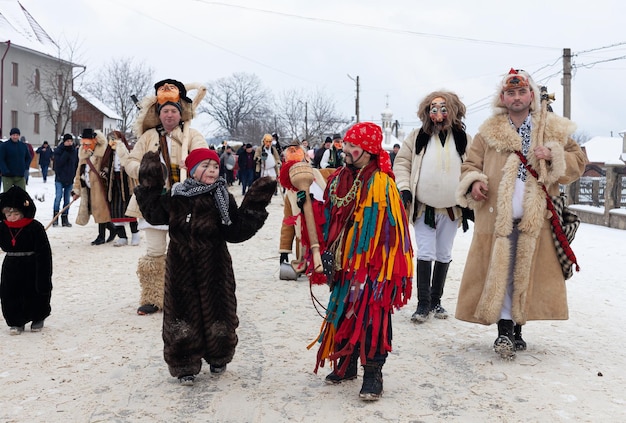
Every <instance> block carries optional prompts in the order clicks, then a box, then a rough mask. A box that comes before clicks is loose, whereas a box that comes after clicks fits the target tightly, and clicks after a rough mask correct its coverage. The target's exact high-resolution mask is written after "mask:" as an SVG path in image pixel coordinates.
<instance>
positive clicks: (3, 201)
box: [0, 185, 37, 220]
mask: <svg viewBox="0 0 626 423" xmlns="http://www.w3.org/2000/svg"><path fill="white" fill-rule="evenodd" d="M5 207H10V208H12V209H17V210H19V211H20V212H21V213H22V214H23V215H24V217H26V218H30V219H33V218H34V217H35V212H36V211H37V208H36V207H35V203H34V202H33V199H32V198H31V197H30V195H28V193H27V192H26V191H24V190H23V189H22V188H20V187H18V186H16V185H13V186H12V187H11V188H9V190H8V191H7V192H4V193H2V194H0V211H2V210H3V209H4V208H5ZM5 219H6V216H5V215H4V213H2V220H5Z"/></svg>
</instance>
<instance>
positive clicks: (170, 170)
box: [116, 79, 207, 315]
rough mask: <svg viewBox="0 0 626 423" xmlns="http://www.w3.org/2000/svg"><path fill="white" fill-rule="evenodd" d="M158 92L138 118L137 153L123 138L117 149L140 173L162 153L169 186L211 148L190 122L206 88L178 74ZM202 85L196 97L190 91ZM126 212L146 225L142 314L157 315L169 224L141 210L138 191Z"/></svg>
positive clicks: (140, 269)
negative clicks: (194, 156)
mask: <svg viewBox="0 0 626 423" xmlns="http://www.w3.org/2000/svg"><path fill="white" fill-rule="evenodd" d="M154 89H155V91H156V95H154V96H149V97H146V98H144V99H143V100H142V101H141V103H140V105H139V108H140V109H141V111H140V113H139V116H138V117H137V120H136V121H135V125H134V128H133V129H134V131H135V134H136V135H137V136H138V137H139V139H138V140H137V143H136V144H135V146H134V147H133V150H132V151H131V152H129V151H128V149H126V147H125V146H124V145H123V143H118V145H117V147H116V148H117V154H118V156H119V158H120V161H121V163H122V166H124V169H125V170H126V173H127V174H128V175H129V176H130V177H131V178H135V179H138V178H139V165H140V164H141V159H142V157H143V155H144V154H145V153H146V152H148V151H153V152H155V151H156V152H159V154H160V156H161V162H162V163H163V165H164V169H165V172H164V173H165V181H164V182H163V186H164V188H166V189H170V188H171V187H172V185H173V184H174V183H175V182H179V181H180V182H182V181H184V180H185V179H186V176H187V175H186V169H185V168H184V163H185V158H186V157H187V155H188V154H189V152H190V151H192V150H194V149H196V148H206V146H207V144H206V140H205V139H204V136H203V135H202V134H201V133H200V132H198V131H196V130H195V129H193V128H191V127H190V126H189V122H190V121H191V119H192V118H193V116H194V112H195V108H196V106H197V105H198V104H199V103H200V101H201V100H202V99H203V98H204V95H205V94H206V88H205V87H204V86H201V85H198V84H189V85H184V84H182V83H181V82H179V81H176V80H174V79H165V80H163V81H160V82H157V83H156V84H155V85H154ZM193 89H195V90H197V92H196V96H195V97H194V99H193V100H191V99H190V98H189V97H187V90H193ZM126 214H127V215H128V216H131V217H137V218H138V219H139V222H140V224H139V228H140V229H143V232H144V237H145V243H146V255H145V256H143V257H141V258H140V259H139V263H138V265H137V276H138V277H139V284H140V285H141V300H140V307H139V308H138V309H137V314H140V315H145V314H152V313H155V312H157V311H158V310H162V309H163V286H164V280H165V253H166V249H167V229H168V228H167V226H166V225H161V226H152V225H150V224H149V223H147V222H146V221H145V220H144V219H143V217H142V215H141V211H140V210H139V206H138V205H137V201H136V199H135V196H134V195H133V197H132V198H131V201H130V203H129V205H128V208H127V210H126Z"/></svg>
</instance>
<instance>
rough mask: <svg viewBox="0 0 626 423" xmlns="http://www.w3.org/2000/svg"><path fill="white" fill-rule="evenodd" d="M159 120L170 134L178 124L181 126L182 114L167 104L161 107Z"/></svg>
mask: <svg viewBox="0 0 626 423" xmlns="http://www.w3.org/2000/svg"><path fill="white" fill-rule="evenodd" d="M159 119H160V120H161V123H162V124H163V127H164V128H165V130H166V131H168V132H169V131H171V130H172V129H174V128H176V127H177V126H178V124H180V119H181V116H180V112H179V111H178V109H177V108H176V107H175V106H172V105H171V104H166V105H165V106H163V107H161V111H160V112H159Z"/></svg>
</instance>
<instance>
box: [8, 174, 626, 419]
mask: <svg viewBox="0 0 626 423" xmlns="http://www.w3.org/2000/svg"><path fill="white" fill-rule="evenodd" d="M27 189H28V191H29V192H30V194H31V196H33V197H35V196H36V197H38V198H42V197H43V201H37V202H36V205H37V218H38V219H39V220H40V221H41V222H42V223H43V224H44V225H46V224H47V223H48V222H50V220H51V217H52V208H53V206H52V204H53V199H54V177H51V178H49V180H48V182H47V183H46V184H43V182H42V180H41V178H38V177H31V180H30V184H29V186H28V187H27ZM232 192H233V194H234V195H235V196H236V198H237V199H238V201H241V196H240V190H239V187H238V186H235V187H233V188H232ZM269 209H270V217H269V219H268V221H267V223H266V225H265V226H264V227H263V229H262V230H261V231H260V232H259V233H258V234H257V236H255V237H254V238H253V239H251V240H249V241H247V242H245V243H242V244H232V245H229V249H230V252H231V255H232V257H233V262H234V267H235V274H236V277H237V283H238V285H237V286H238V291H237V295H238V301H239V317H240V320H241V324H240V328H239V332H238V333H239V345H238V347H237V353H236V355H235V358H234V360H233V362H232V363H231V364H229V366H228V369H227V371H226V373H224V374H223V375H221V376H219V377H216V376H213V375H211V374H210V372H209V370H208V366H204V367H203V369H202V372H201V374H200V375H199V377H198V378H197V379H196V383H195V385H194V386H193V387H183V386H179V385H178V382H177V380H175V379H174V378H172V377H171V376H170V375H169V373H168V370H167V366H166V365H165V362H164V361H163V355H162V341H161V317H162V315H161V314H160V313H159V314H157V315H153V316H138V315H137V314H136V313H135V310H136V308H137V306H138V299H139V284H138V281H137V277H136V275H135V269H136V265H137V259H138V258H139V257H140V256H141V255H143V254H144V249H145V246H143V245H140V246H139V247H132V246H126V247H114V246H113V245H112V243H111V244H105V245H101V246H92V245H90V242H91V241H92V240H93V239H94V238H95V237H96V235H97V226H96V225H95V224H94V223H90V224H88V225H87V226H78V225H75V224H74V226H73V227H71V228H63V227H60V226H59V227H51V228H50V229H49V230H48V236H49V238H50V242H51V245H52V249H53V256H54V257H53V259H54V276H53V283H54V291H53V295H52V309H53V310H52V315H51V316H50V317H49V318H48V319H47V320H46V327H45V328H44V330H43V331H42V332H41V333H31V332H29V331H28V330H27V331H26V332H25V333H24V334H22V335H20V336H10V335H9V331H8V328H7V327H5V328H4V329H2V327H0V357H2V362H1V363H0V385H1V386H2V389H0V404H2V406H1V407H0V421H3V422H140V421H141V422H145V421H154V422H161V421H176V422H199V421H206V422H287V421H290V422H329V421H332V422H444V421H445V422H487V421H489V422H492V421H496V422H546V421H551V422H623V421H626V393H625V389H624V388H625V386H626V370H625V369H626V355H625V354H624V350H625V348H626V337H625V336H624V328H623V327H622V325H624V321H625V319H624V307H625V306H624V304H625V303H626V284H625V283H624V275H623V274H622V266H623V265H624V257H626V231H621V230H616V229H608V228H605V227H599V226H592V225H587V224H582V225H581V227H580V229H579V231H578V235H577V238H576V240H575V242H574V244H573V248H574V251H575V253H576V254H577V256H578V260H579V263H580V265H581V268H582V270H581V272H580V273H577V274H575V275H574V277H573V278H572V279H571V280H569V281H568V282H567V284H568V289H569V304H570V319H569V320H567V321H554V322H550V321H545V322H543V321H542V322H530V323H528V325H526V326H525V329H524V338H525V339H526V341H527V342H528V350H527V351H525V352H519V353H518V356H517V358H516V359H515V360H514V361H511V362H508V361H503V360H501V359H499V358H498V357H497V356H496V355H495V353H494V352H493V351H492V349H491V346H492V344H493V340H494V339H495V336H496V332H497V331H496V328H495V327H494V326H491V327H483V326H479V325H472V324H468V323H464V322H460V321H457V320H455V319H454V318H453V317H450V318H449V319H448V320H434V319H431V320H430V321H428V322H427V323H425V324H422V325H416V324H413V323H411V321H410V316H411V314H412V312H413V311H414V309H415V306H416V304H417V299H416V298H415V295H414V298H413V299H412V300H411V302H410V303H409V305H408V306H407V307H405V308H403V309H402V310H400V311H398V312H397V313H396V314H395V315H394V328H393V329H394V351H393V353H392V354H391V355H390V357H389V359H388V361H387V364H386V365H385V367H384V369H383V374H384V388H385V394H384V396H383V398H382V399H381V400H380V401H378V402H374V403H363V402H362V401H360V400H359V399H358V391H359V389H360V386H361V375H362V371H360V373H359V378H358V379H357V380H355V381H350V382H347V383H344V384H342V385H340V386H327V385H325V384H324V381H323V379H324V377H325V376H326V374H327V372H328V369H327V368H324V369H320V372H319V373H318V374H314V373H313V372H312V370H313V367H314V363H315V357H314V356H315V351H314V350H310V351H309V350H307V349H306V346H307V345H308V344H309V343H310V342H311V341H312V340H313V339H315V337H316V335H317V333H318V331H319V328H320V325H321V323H322V319H321V317H320V316H319V315H318V313H317V311H316V310H315V308H314V306H313V303H312V301H311V294H310V291H309V286H308V283H307V281H306V280H305V279H304V278H301V279H300V280H298V281H281V280H279V278H278V270H279V265H278V263H279V256H278V253H277V249H278V231H279V228H280V224H281V220H282V199H281V197H280V196H278V197H274V200H273V203H272V204H271V205H270V208H269ZM77 210H78V202H76V203H75V204H74V205H73V206H72V208H71V209H70V221H71V222H74V220H75V217H76V212H77ZM470 241H471V229H470V231H469V232H468V233H465V234H463V233H462V232H460V231H459V234H458V236H457V239H456V242H455V249H454V254H453V257H454V261H453V263H452V265H451V268H450V273H449V277H448V283H447V286H446V290H445V293H444V298H443V305H444V307H446V308H447V309H448V310H449V311H454V308H455V304H456V296H457V291H458V286H459V281H460V278H461V274H462V272H463V263H464V261H465V257H466V256H467V254H468V248H469V244H470ZM142 242H143V240H142ZM3 256H4V253H0V258H3ZM207 259H210V257H208V258H207ZM312 292H313V294H314V295H315V296H316V297H317V298H318V299H319V300H320V301H321V302H322V303H323V304H324V303H325V301H326V299H327V295H328V293H327V290H326V288H325V287H315V288H313V291H312Z"/></svg>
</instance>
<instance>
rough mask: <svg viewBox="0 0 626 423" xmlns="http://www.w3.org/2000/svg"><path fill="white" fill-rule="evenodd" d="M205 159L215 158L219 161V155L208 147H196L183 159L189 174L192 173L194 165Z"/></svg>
mask: <svg viewBox="0 0 626 423" xmlns="http://www.w3.org/2000/svg"><path fill="white" fill-rule="evenodd" d="M205 160H215V161H216V162H218V163H219V162H220V157H219V156H218V155H217V152H216V151H215V150H211V149H210V148H196V149H195V150H192V151H191V153H189V155H188V156H187V158H186V159H185V167H186V168H187V169H188V170H189V176H191V175H193V171H194V167H196V166H197V165H198V164H199V163H200V162H203V161H205Z"/></svg>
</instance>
